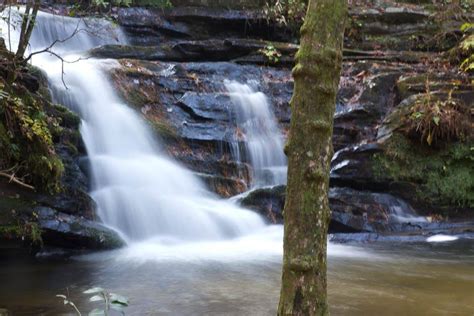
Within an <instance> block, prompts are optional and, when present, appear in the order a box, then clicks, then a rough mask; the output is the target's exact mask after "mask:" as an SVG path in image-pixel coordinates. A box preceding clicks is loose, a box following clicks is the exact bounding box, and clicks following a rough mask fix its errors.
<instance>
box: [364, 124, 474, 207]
mask: <svg viewBox="0 0 474 316" xmlns="http://www.w3.org/2000/svg"><path fill="white" fill-rule="evenodd" d="M382 147H383V148H384V151H383V153H379V154H375V155H374V157H373V164H372V166H373V173H374V175H375V177H376V178H379V179H385V180H386V179H387V178H389V179H391V181H393V182H398V183H402V182H406V183H411V184H414V186H413V187H416V191H415V192H405V193H406V194H409V195H411V197H412V198H413V200H414V201H413V202H415V203H416V204H417V205H423V206H424V208H425V209H424V210H422V211H428V212H429V211H435V210H436V209H438V210H443V212H444V214H443V215H455V214H456V213H457V212H458V211H462V210H469V209H470V210H472V209H473V208H474V169H473V168H472V165H473V163H474V143H473V142H472V141H470V142H455V143H446V144H443V145H442V146H439V147H436V148H435V147H431V146H428V145H423V144H420V143H419V142H416V141H413V140H410V139H408V138H407V137H406V136H405V135H403V134H402V133H399V132H394V133H393V134H392V135H391V136H390V137H389V138H388V139H387V140H385V142H384V143H383V146H382ZM430 206H431V208H432V210H429V209H426V208H427V207H430Z"/></svg>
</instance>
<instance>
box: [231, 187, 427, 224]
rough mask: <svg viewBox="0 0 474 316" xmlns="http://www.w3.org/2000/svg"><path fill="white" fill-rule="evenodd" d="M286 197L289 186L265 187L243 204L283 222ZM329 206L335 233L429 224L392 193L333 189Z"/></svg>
mask: <svg viewBox="0 0 474 316" xmlns="http://www.w3.org/2000/svg"><path fill="white" fill-rule="evenodd" d="M285 195H286V186H276V187H272V188H262V189H257V190H254V191H251V192H250V193H248V194H247V195H245V196H244V197H243V198H241V199H240V201H239V202H240V204H241V205H242V206H244V207H248V208H250V209H253V210H255V211H257V212H259V213H260V214H262V215H263V216H265V217H266V218H267V219H268V221H269V222H272V223H282V222H283V215H282V212H283V208H284V204H285ZM329 204H330V207H331V210H332V213H331V222H330V225H329V231H330V232H331V233H352V232H403V231H416V230H420V229H422V228H424V227H425V226H426V224H427V220H426V219H425V218H424V217H420V216H417V215H416V213H415V211H414V210H413V208H412V207H411V206H410V205H409V204H407V203H406V202H405V201H403V200H401V199H399V198H396V197H394V196H392V195H390V194H385V193H374V192H370V191H358V190H353V189H349V188H331V189H330V191H329Z"/></svg>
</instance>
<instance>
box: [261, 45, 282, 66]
mask: <svg viewBox="0 0 474 316" xmlns="http://www.w3.org/2000/svg"><path fill="white" fill-rule="evenodd" d="M258 52H259V53H261V54H262V55H263V56H265V57H266V58H267V60H268V61H269V62H270V63H272V64H276V63H278V62H279V61H280V57H281V53H280V51H279V50H278V49H276V48H275V46H273V45H272V44H268V45H267V46H265V47H264V48H262V49H259V50H258Z"/></svg>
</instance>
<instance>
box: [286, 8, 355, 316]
mask: <svg viewBox="0 0 474 316" xmlns="http://www.w3.org/2000/svg"><path fill="white" fill-rule="evenodd" d="M346 2H347V0H310V1H309V4H308V11H307V13H306V18H305V22H304V24H303V26H302V28H301V46H300V50H299V51H298V54H297V55H296V66H295V68H294V69H293V76H294V79H295V88H294V93H293V98H292V100H291V109H292V117H291V127H290V135H289V139H288V143H287V145H286V148H285V151H286V153H287V155H288V186H287V197H286V203H285V209H284V219H285V237H284V256H283V276H282V287H281V295H280V304H279V308H278V315H327V314H328V313H329V311H328V304H327V283H326V263H327V261H326V243H327V230H328V226H329V219H330V209H329V203H328V189H329V168H330V163H331V157H332V155H333V148H332V133H333V115H334V111H335V103H336V93H337V88H338V84H339V77H340V71H341V63H342V44H343V34H344V26H345V20H346V16H347V3H346Z"/></svg>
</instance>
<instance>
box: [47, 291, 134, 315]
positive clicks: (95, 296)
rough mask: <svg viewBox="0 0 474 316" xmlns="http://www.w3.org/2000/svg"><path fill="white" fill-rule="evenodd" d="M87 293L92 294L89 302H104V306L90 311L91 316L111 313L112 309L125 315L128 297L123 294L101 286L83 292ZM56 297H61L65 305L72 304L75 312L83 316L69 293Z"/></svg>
mask: <svg viewBox="0 0 474 316" xmlns="http://www.w3.org/2000/svg"><path fill="white" fill-rule="evenodd" d="M83 293H84V294H87V295H92V296H91V297H90V298H89V302H92V303H95V302H100V303H102V304H103V307H102V308H94V309H93V310H92V311H90V312H89V313H88V315H89V316H99V315H109V314H110V311H111V310H115V311H117V312H119V313H120V314H122V315H125V313H124V308H125V307H127V306H128V304H129V302H128V299H127V298H126V297H124V296H122V295H119V294H115V293H111V292H108V291H106V290H104V289H103V288H101V287H93V288H90V289H88V290H86V291H84V292H83ZM56 297H59V298H61V299H62V300H63V304H64V305H68V306H71V308H73V309H74V311H75V313H76V314H77V315H79V316H81V315H82V314H81V312H80V311H79V309H78V308H77V306H76V304H74V302H72V301H71V299H70V298H69V295H64V294H58V295H56Z"/></svg>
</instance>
